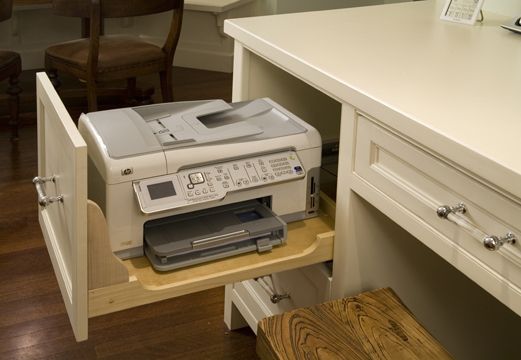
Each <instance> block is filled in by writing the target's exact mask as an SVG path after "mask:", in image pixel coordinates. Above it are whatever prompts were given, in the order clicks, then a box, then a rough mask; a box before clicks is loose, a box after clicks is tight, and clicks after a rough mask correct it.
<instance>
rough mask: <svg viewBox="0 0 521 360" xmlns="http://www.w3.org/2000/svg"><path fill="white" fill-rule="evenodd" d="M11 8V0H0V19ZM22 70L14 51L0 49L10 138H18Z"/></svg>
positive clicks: (0, 71) (0, 65) (0, 63)
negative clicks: (5, 85) (7, 82)
mask: <svg viewBox="0 0 521 360" xmlns="http://www.w3.org/2000/svg"><path fill="white" fill-rule="evenodd" d="M12 10H13V1H12V0H0V21H4V20H7V19H9V18H10V17H11V13H12ZM21 72H22V60H21V58H20V55H19V54H18V53H16V52H14V51H9V50H0V81H3V80H5V79H9V86H8V88H7V94H8V95H9V97H8V99H9V100H8V102H9V115H10V117H9V125H10V126H11V139H13V140H16V139H18V126H19V94H20V92H21V91H22V89H21V88H20V87H19V86H18V76H20V73H21Z"/></svg>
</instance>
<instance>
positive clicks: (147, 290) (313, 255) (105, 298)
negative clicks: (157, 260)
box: [89, 214, 334, 317]
mask: <svg viewBox="0 0 521 360" xmlns="http://www.w3.org/2000/svg"><path fill="white" fill-rule="evenodd" d="M333 239H334V231H332V220H331V217H330V216H328V215H326V214H322V215H321V216H319V217H316V218H313V219H308V220H303V221H298V222H294V223H290V224H288V240H287V243H286V244H285V245H284V246H280V247H276V248H274V249H273V250H272V251H271V252H269V253H267V254H258V253H249V254H245V255H238V256H234V257H231V258H227V259H222V260H218V261H212V262H210V263H207V264H203V265H196V266H191V267H188V268H184V269H178V270H173V271H170V272H157V271H155V270H154V269H153V268H152V267H151V266H150V263H149V262H148V260H147V259H146V258H145V257H140V258H135V259H129V260H125V261H123V264H124V265H125V267H126V269H127V270H128V274H129V281H128V282H126V283H121V284H115V285H110V286H107V287H103V288H98V289H92V290H89V317H94V316H98V315H103V314H107V313H111V312H114V311H118V310H123V309H127V308H130V307H134V306H138V305H142V304H147V303H151V302H154V301H159V300H164V299H168V298H171V297H176V296H181V295H185V294H189V293H193V292H197V291H201V290H205V289H209V288H212V287H216V286H221V285H225V284H229V283H232V282H236V281H242V280H246V279H250V278H253V277H257V276H261V275H265V274H268V273H272V272H277V271H284V270H289V269H294V268H298V267H301V266H306V265H310V264H314V263H318V262H322V261H327V260H331V259H332V258H333Z"/></svg>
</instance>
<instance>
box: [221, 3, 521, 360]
mask: <svg viewBox="0 0 521 360" xmlns="http://www.w3.org/2000/svg"><path fill="white" fill-rule="evenodd" d="M441 5H442V4H441V2H436V1H423V2H415V3H406V4H395V5H385V6H374V7H362V8H353V9H344V10H334V11H323V12H316V13H302V14H288V15H279V16H271V17H259V18H248V19H236V20H230V21H227V22H226V23H225V32H226V33H227V34H229V35H230V36H232V37H233V38H234V39H235V66H234V89H233V97H234V99H233V100H234V101H238V100H245V99H249V98H254V97H258V96H269V97H272V98H273V99H274V100H276V101H278V102H280V103H281V104H283V105H284V106H286V107H288V108H289V109H290V110H292V111H294V112H295V113H297V114H298V115H300V116H301V117H302V118H304V119H306V120H309V121H310V122H311V123H313V124H314V125H315V126H316V127H317V128H319V130H320V131H321V132H322V134H323V136H324V137H326V138H330V137H335V131H337V133H336V136H338V134H339V138H340V159H339V177H338V195H337V199H336V201H337V213H336V214H337V215H336V219H337V222H336V229H335V230H336V234H337V235H336V238H335V255H334V268H333V283H332V286H333V295H334V296H335V297H340V296H344V295H348V294H354V293H357V292H359V291H362V290H366V289H370V288H375V287H380V286H392V287H393V288H394V289H395V290H396V291H397V293H398V294H399V295H400V297H402V298H403V299H404V301H405V302H406V304H407V305H408V306H409V307H410V308H411V309H412V311H413V312H414V313H415V314H416V315H417V316H418V317H419V319H420V320H421V321H422V322H424V323H425V324H426V325H427V327H428V328H429V329H430V330H431V331H432V332H433V333H434V335H435V336H437V337H438V338H439V339H440V340H441V341H442V343H444V344H445V345H446V346H447V347H448V349H449V351H451V352H453V354H454V355H455V356H456V358H471V359H477V358H505V359H506V358H519V354H520V353H521V349H520V348H519V346H518V345H517V344H516V341H517V340H516V337H515V336H514V335H513V333H519V331H520V330H521V320H520V319H521V318H520V317H519V316H518V315H521V290H520V286H521V272H520V265H521V261H520V259H521V257H520V254H521V247H520V244H519V242H518V243H517V244H514V245H504V246H503V247H502V249H501V250H499V251H497V252H490V251H488V250H486V249H484V247H483V245H482V244H481V243H480V242H479V241H478V240H476V239H474V238H472V237H471V236H470V235H469V234H468V233H467V232H466V231H463V230H462V228H461V227H459V226H457V225H455V224H453V223H451V222H449V221H448V220H443V219H440V218H438V217H437V216H436V208H437V206H439V205H443V204H447V205H455V203H456V202H458V201H464V202H465V203H466V205H467V207H468V211H467V213H466V214H465V215H464V216H459V215H458V216H457V218H458V219H468V220H469V221H471V222H472V223H473V224H474V225H476V226H475V227H476V228H479V229H481V230H482V231H484V232H485V233H486V234H496V235H504V234H505V233H506V232H507V231H513V232H514V233H517V235H518V236H519V235H521V231H520V229H521V186H520V184H521V156H519V150H517V146H516V144H517V142H518V138H519V135H520V134H521V121H519V114H521V101H520V99H519V94H520V93H521V66H520V65H519V60H520V59H521V36H518V35H515V34H513V33H510V32H507V31H505V30H503V29H501V28H499V26H498V25H499V24H500V23H501V22H504V21H506V20H508V19H505V18H501V17H497V16H494V15H492V14H485V21H484V23H483V24H477V25H475V26H466V25H460V24H455V23H449V22H444V21H441V20H439V14H440V12H441ZM339 124H340V128H341V129H340V132H339V133H338V126H339ZM339 219H340V220H339ZM411 235H412V236H411ZM479 236H481V235H479ZM479 236H478V237H479ZM422 244H423V245H422ZM424 245H425V246H424ZM434 254H437V255H439V256H437V255H434ZM442 259H444V260H445V261H444V260H442ZM447 262H448V263H450V264H451V265H452V266H450V265H448V264H447ZM467 277H468V278H470V279H472V280H473V282H471V281H468V279H467ZM476 284H477V285H479V287H478V286H476ZM482 289H485V290H486V292H488V293H490V294H492V295H493V296H494V297H495V298H496V299H497V300H499V301H496V300H495V299H494V298H493V297H491V296H489V295H488V294H487V293H486V292H485V291H483V290H482ZM501 303H503V304H505V305H506V306H507V307H509V308H510V309H512V310H513V312H511V311H510V310H508V309H507V308H506V307H503V306H502V305H501ZM516 313H517V315H516Z"/></svg>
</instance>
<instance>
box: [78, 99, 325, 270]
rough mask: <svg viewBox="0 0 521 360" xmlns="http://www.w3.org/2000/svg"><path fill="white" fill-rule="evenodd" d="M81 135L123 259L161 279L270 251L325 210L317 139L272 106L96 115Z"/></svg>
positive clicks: (86, 118) (93, 187) (188, 105)
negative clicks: (136, 260) (294, 224)
mask: <svg viewBox="0 0 521 360" xmlns="http://www.w3.org/2000/svg"><path fill="white" fill-rule="evenodd" d="M79 129H80V132H81V134H82V136H83V137H84V139H85V141H86V142H87V146H88V152H89V169H88V172H89V184H88V188H89V198H91V199H92V200H94V201H96V202H97V203H98V204H99V205H100V207H101V208H102V209H103V211H104V214H105V217H106V219H107V225H108V230H109V239H110V243H111V247H112V250H113V251H114V253H115V254H116V255H117V256H119V257H121V258H131V257H135V256H142V255H143V254H146V256H147V257H148V258H149V260H150V262H151V263H152V265H153V266H154V268H155V269H157V270H160V271H163V270H171V269H175V268H179V267H182V266H188V265H193V264H198V263H201V262H205V261H210V260H214V259H218V258H223V257H227V256H231V255H236V254H240V253H244V252H249V251H259V252H263V251H269V250H271V249H272V247H273V246H275V245H281V244H283V243H284V242H285V240H286V233H287V229H286V222H290V221H295V220H300V219H304V218H307V217H311V216H314V215H315V214H316V211H317V209H318V192H319V189H318V184H319V179H318V177H319V168H320V158H321V139H320V135H319V133H318V132H317V131H316V130H315V129H314V128H313V127H311V126H310V125H308V124H307V123H305V122H304V121H302V120H301V119H299V118H298V117H296V116H295V115H293V114H292V113H290V112H288V111H287V110H286V109H284V108H282V107H281V106H280V105H278V104H276V103H275V102H273V101H272V100H270V99H267V98H265V99H257V100H253V101H248V102H241V103H233V104H228V103H226V102H224V101H221V100H210V101H195V102H178V103H165V104H158V105H149V106H141V107H135V108H125V109H116V110H108V111H99V112H93V113H89V114H83V115H82V116H81V117H80V121H79Z"/></svg>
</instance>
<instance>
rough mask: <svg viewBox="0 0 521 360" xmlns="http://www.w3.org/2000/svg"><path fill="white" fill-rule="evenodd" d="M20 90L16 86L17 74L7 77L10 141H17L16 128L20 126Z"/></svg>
mask: <svg viewBox="0 0 521 360" xmlns="http://www.w3.org/2000/svg"><path fill="white" fill-rule="evenodd" d="M21 92H22V88H21V87H20V86H18V74H16V75H11V76H10V77H9V87H8V88H7V94H9V95H10V96H9V115H10V117H9V125H10V126H11V140H13V141H16V140H18V127H19V126H20V118H19V115H20V97H19V94H20V93H21Z"/></svg>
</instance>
